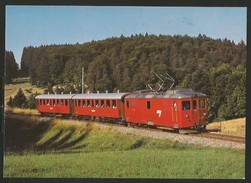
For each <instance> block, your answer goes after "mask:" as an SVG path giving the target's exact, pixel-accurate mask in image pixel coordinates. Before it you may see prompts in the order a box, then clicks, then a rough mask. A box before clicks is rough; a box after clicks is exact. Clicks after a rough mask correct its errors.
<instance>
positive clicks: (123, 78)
mask: <svg viewBox="0 0 251 183" xmlns="http://www.w3.org/2000/svg"><path fill="white" fill-rule="evenodd" d="M246 62H247V52H246V45H245V43H244V41H241V42H239V43H234V42H233V41H231V40H228V39H226V38H225V39H213V38H210V37H207V36H206V35H201V34H199V35H198V36H196V37H191V36H187V35H174V36H170V35H158V36H157V35H149V34H148V33H146V34H145V35H142V34H136V35H131V36H128V37H125V36H123V35H121V36H120V37H112V38H107V39H105V40H100V41H95V40H93V41H91V42H87V43H83V44H80V43H76V44H64V45H41V46H39V47H34V46H28V47H25V48H24V49H23V54H22V58H21V70H22V73H24V75H26V76H29V77H30V82H31V84H33V85H37V86H43V87H46V88H47V91H46V92H50V93H52V92H57V93H61V92H64V93H69V92H72V93H80V92H81V70H82V67H84V68H85V75H84V81H85V91H86V92H87V91H90V92H97V91H99V92H105V91H107V90H108V91H109V92H116V91H117V90H119V91H121V92H130V91H135V90H142V89H146V84H147V82H148V81H149V80H150V79H151V77H152V76H153V75H154V73H159V74H165V73H168V74H169V75H171V76H172V78H174V80H175V83H174V87H173V88H175V87H176V88H184V87H185V88H192V89H193V90H194V91H197V92H201V93H205V94H207V95H208V97H209V102H210V105H209V108H210V109H209V110H210V114H209V120H210V121H218V120H226V119H233V118H238V117H244V116H245V115H246ZM171 84H172V82H171V81H169V83H167V86H168V87H167V88H169V86H171Z"/></svg>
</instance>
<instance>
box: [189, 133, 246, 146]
mask: <svg viewBox="0 0 251 183" xmlns="http://www.w3.org/2000/svg"><path fill="white" fill-rule="evenodd" d="M190 135H192V136H197V137H205V138H212V139H218V140H223V141H230V142H237V143H242V144H245V143H246V138H245V137H240V136H233V135H227V134H221V133H212V132H205V133H200V134H190Z"/></svg>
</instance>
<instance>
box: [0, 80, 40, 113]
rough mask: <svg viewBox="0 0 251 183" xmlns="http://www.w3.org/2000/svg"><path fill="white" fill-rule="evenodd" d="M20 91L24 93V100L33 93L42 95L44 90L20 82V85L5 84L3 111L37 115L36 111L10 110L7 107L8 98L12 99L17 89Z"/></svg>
mask: <svg viewBox="0 0 251 183" xmlns="http://www.w3.org/2000/svg"><path fill="white" fill-rule="evenodd" d="M20 88H21V89H22V90H23V92H24V95H25V96H26V98H28V97H29V96H30V95H31V94H35V93H40V94H42V93H44V90H45V89H44V88H42V87H36V86H34V85H31V84H30V83H29V82H21V83H18V82H17V83H12V84H6V85H5V95H4V100H5V103H4V104H5V105H4V106H5V111H10V110H11V111H13V112H26V113H33V114H34V113H38V112H37V110H32V109H21V108H12V109H11V108H10V107H9V106H8V105H7V102H8V101H9V98H10V97H12V98H13V97H14V96H15V95H16V94H17V92H18V90H19V89H20Z"/></svg>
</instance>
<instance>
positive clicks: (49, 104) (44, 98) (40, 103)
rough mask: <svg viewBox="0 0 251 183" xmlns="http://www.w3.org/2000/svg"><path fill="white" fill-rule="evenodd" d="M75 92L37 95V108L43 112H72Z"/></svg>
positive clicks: (68, 113)
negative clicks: (72, 99)
mask: <svg viewBox="0 0 251 183" xmlns="http://www.w3.org/2000/svg"><path fill="white" fill-rule="evenodd" d="M73 96H74V95H73V94H48V95H46V94H45V95H38V96H36V98H35V99H36V102H37V109H38V111H39V112H40V113H41V114H54V115H55V114H63V115H70V114H71V113H72V111H71V110H72V108H71V98H72V97H73Z"/></svg>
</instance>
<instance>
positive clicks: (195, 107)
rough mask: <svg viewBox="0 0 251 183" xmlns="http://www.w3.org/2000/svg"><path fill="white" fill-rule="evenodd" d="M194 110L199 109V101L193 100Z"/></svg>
mask: <svg viewBox="0 0 251 183" xmlns="http://www.w3.org/2000/svg"><path fill="white" fill-rule="evenodd" d="M193 109H197V101H196V100H193Z"/></svg>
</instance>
